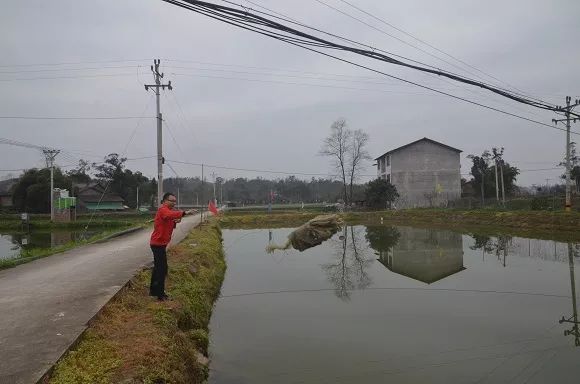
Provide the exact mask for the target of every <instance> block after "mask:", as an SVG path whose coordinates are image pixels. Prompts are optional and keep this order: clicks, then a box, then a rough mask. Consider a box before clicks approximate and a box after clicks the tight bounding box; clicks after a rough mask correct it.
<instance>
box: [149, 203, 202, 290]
mask: <svg viewBox="0 0 580 384" xmlns="http://www.w3.org/2000/svg"><path fill="white" fill-rule="evenodd" d="M176 201H177V199H176V198H175V195H174V194H173V193H170V192H168V193H166V194H164V195H163V200H162V201H161V206H160V207H159V209H158V210H157V214H156V215H155V225H154V229H153V233H152V234H151V241H150V242H149V244H150V245H151V250H152V251H153V272H152V274H151V285H150V287H149V295H150V296H156V297H157V299H158V300H160V301H165V300H167V299H168V297H167V295H166V294H165V276H166V275H167V253H166V250H167V244H169V242H170V241H171V235H172V234H173V229H174V228H175V226H176V225H177V223H179V222H180V221H181V218H182V217H183V216H185V215H190V214H192V213H195V212H197V211H196V210H194V209H192V210H189V211H178V210H174V209H173V207H174V206H175V203H176Z"/></svg>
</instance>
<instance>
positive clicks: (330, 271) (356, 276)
mask: <svg viewBox="0 0 580 384" xmlns="http://www.w3.org/2000/svg"><path fill="white" fill-rule="evenodd" d="M339 233H340V236H339V237H338V238H336V237H335V238H333V239H332V240H331V245H332V247H333V248H334V256H335V259H334V261H333V262H331V263H327V264H323V265H322V269H323V270H324V272H326V275H327V277H328V280H329V281H330V282H331V283H332V284H333V285H334V287H335V294H336V296H337V297H338V298H340V299H342V300H349V299H350V291H351V290H353V289H355V288H357V289H365V288H367V287H369V286H370V285H371V284H372V280H371V278H370V276H369V275H368V273H367V269H368V267H369V266H370V265H371V264H372V262H373V261H374V260H373V259H372V258H369V257H368V256H367V250H368V248H367V247H366V244H365V242H364V240H363V239H362V234H361V228H360V227H358V228H355V227H353V226H350V227H349V226H346V225H345V226H344V227H343V229H342V231H341V232H339Z"/></svg>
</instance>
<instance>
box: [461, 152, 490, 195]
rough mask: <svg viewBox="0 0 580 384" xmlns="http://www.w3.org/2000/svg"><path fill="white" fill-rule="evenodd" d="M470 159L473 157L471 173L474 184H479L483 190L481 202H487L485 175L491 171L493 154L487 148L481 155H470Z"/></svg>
mask: <svg viewBox="0 0 580 384" xmlns="http://www.w3.org/2000/svg"><path fill="white" fill-rule="evenodd" d="M467 158H468V159H471V161H472V163H473V165H472V166H471V175H472V176H473V184H474V186H476V185H477V186H478V187H479V188H480V190H481V203H482V204H484V203H485V175H486V174H487V173H488V171H489V161H490V159H491V154H490V153H489V151H487V150H485V151H483V153H482V154H481V156H476V155H469V156H467Z"/></svg>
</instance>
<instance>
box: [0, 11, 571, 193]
mask: <svg viewBox="0 0 580 384" xmlns="http://www.w3.org/2000/svg"><path fill="white" fill-rule="evenodd" d="M214 2H216V3H219V4H222V5H223V4H225V3H224V2H222V1H218V0H214ZM252 2H253V3H254V4H250V3H249V2H246V1H245V0H237V1H236V3H241V4H244V5H245V6H246V7H248V8H254V9H259V8H257V6H256V5H255V4H258V5H262V6H265V7H267V8H269V9H271V10H273V11H276V12H279V13H281V14H284V15H286V16H288V17H291V18H292V19H295V20H298V21H300V22H301V23H304V24H307V25H309V26H312V27H316V28H319V29H321V30H324V31H327V32H331V33H334V34H337V35H341V36H344V37H348V38H349V39H352V40H355V41H357V42H361V43H364V44H368V45H370V46H372V47H375V48H377V49H382V50H385V51H389V52H392V53H394V54H397V55H402V56H405V57H408V58H411V59H413V60H417V61H420V62H422V63H426V64H428V65H432V66H435V67H437V68H441V69H445V70H448V71H451V72H455V73H458V74H461V75H463V76H468V77H473V78H478V79H481V80H484V81H486V82H489V83H492V84H495V85H498V86H501V87H504V88H509V89H517V90H518V92H523V93H525V94H526V95H531V96H534V97H537V98H540V99H542V100H545V101H548V102H551V103H554V104H558V105H562V104H564V103H565V96H566V95H570V96H572V97H573V98H580V71H578V63H579V62H580V50H578V49H575V47H577V36H578V34H579V32H580V23H578V19H577V15H578V14H579V13H580V2H578V1H574V0H555V1H537V0H532V1H529V0H513V1H509V2H507V1H496V0H492V1H486V2H482V1H471V0H469V1H463V0H462V1H459V0H456V1H440V2H433V1H428V0H417V1H407V2H393V1H381V0H351V1H350V2H351V4H353V5H355V6H357V7H359V8H360V9H362V10H364V11H367V12H368V13H369V14H371V15H373V16H375V17H376V18H373V17H371V16H369V15H368V14H365V13H361V12H360V11H358V10H356V9H354V8H352V7H351V6H349V5H348V4H347V3H345V2H343V1H341V0H320V1H319V0H294V1H282V0H268V1H266V0H252ZM325 4H326V5H325ZM331 7H333V8H335V9H333V8H331ZM2 8H3V11H2V13H1V14H0V25H2V33H1V34H0V47H1V48H2V56H1V57H0V117H2V118H0V138H7V139H11V140H16V141H20V142H25V143H30V144H35V145H41V146H48V147H54V148H59V149H62V152H61V154H59V155H58V156H57V159H56V160H57V164H59V165H60V166H63V167H64V169H70V166H72V165H73V164H75V163H76V162H77V161H78V160H79V159H80V158H83V159H86V160H89V161H91V162H93V161H94V162H97V161H102V159H103V157H104V156H105V155H106V154H108V153H119V154H120V155H122V156H124V157H127V158H129V159H130V160H129V161H128V162H127V165H128V167H129V168H131V169H133V170H140V171H142V172H143V173H144V174H146V175H147V176H150V177H153V176H156V172H157V168H156V167H157V165H156V159H155V158H154V156H155V154H156V121H155V119H154V118H153V117H154V116H155V99H154V95H153V94H152V92H151V91H149V92H147V91H146V90H145V88H144V84H151V83H152V81H153V77H152V74H151V70H150V68H149V67H150V65H151V64H152V63H153V59H155V58H159V59H161V68H160V69H161V71H162V72H163V73H164V79H163V80H164V81H165V82H166V81H168V80H171V82H172V85H173V90H172V91H169V90H166V91H162V96H161V110H162V113H163V118H164V120H165V122H164V138H163V140H164V143H163V151H164V156H165V158H166V160H167V163H168V165H166V166H165V168H164V175H165V177H172V176H175V175H179V176H181V177H195V176H200V174H201V167H200V166H198V165H193V164H183V163H194V164H200V163H204V164H207V165H208V166H206V167H204V171H205V175H207V176H208V177H209V178H211V174H212V172H214V173H215V176H221V177H225V178H232V177H257V176H260V177H263V178H276V177H284V176H286V174H284V173H266V172H248V171H240V170H227V169H222V168H212V167H211V166H212V165H214V166H216V165H217V166H223V167H230V168H239V169H256V170H270V171H281V172H290V173H300V174H320V175H325V174H332V168H331V167H330V164H329V160H328V159H327V158H325V157H322V156H320V155H319V154H318V153H319V150H320V148H321V145H322V141H323V139H324V138H325V137H326V136H327V135H328V134H329V132H330V126H331V124H332V123H333V122H334V121H335V120H337V119H339V118H344V119H346V121H347V124H348V126H349V127H350V128H351V129H353V130H354V129H362V130H364V131H365V132H367V133H368V134H369V136H370V140H369V142H368V151H369V153H370V155H371V156H372V157H373V158H375V157H378V156H380V155H381V154H383V153H384V152H386V151H388V150H390V149H393V148H396V147H398V146H401V145H404V144H407V143H409V142H411V141H414V140H417V139H420V138H423V137H428V138H431V139H433V140H437V141H440V142H442V143H445V144H447V145H450V146H453V147H456V148H459V149H461V150H462V151H463V153H462V154H461V172H462V175H463V177H466V178H469V176H468V175H467V174H468V173H469V171H470V161H469V159H467V155H469V154H481V152H483V151H484V150H486V149H488V150H489V149H491V148H492V147H494V146H495V147H504V148H505V156H504V157H505V160H506V161H507V162H509V163H510V164H512V165H514V166H517V167H518V168H520V169H521V170H522V173H521V175H520V176H519V177H518V184H520V185H524V186H527V185H532V184H546V183H550V184H553V183H554V182H556V181H558V179H559V176H560V175H561V174H562V171H561V170H559V169H550V168H555V167H556V165H557V164H558V163H559V162H560V161H561V159H562V158H563V157H564V152H565V132H562V131H560V130H556V129H552V128H550V127H546V126H542V125H539V124H536V123H532V122H529V121H526V120H522V119H518V118H515V117H511V116H507V115H505V114H501V113H498V112H495V111H491V110H488V109H485V108H482V107H479V106H475V105H472V104H468V103H465V102H462V101H458V100H455V99H452V98H450V97H447V96H444V95H440V94H437V93H434V92H432V91H429V90H426V89H422V88H419V87H416V86H413V85H408V84H405V83H402V82H400V81H398V80H395V79H392V78H389V77H387V76H384V75H380V74H377V73H374V72H370V71H368V70H365V69H362V68H357V67H355V66H353V65H350V64H347V63H344V62H340V61H337V60H333V59H331V58H328V57H325V56H322V55H319V54H316V53H313V52H309V51H306V50H304V49H301V48H299V47H295V46H291V45H288V44H285V43H283V42H280V41H277V40H273V39H270V38H268V37H264V36H260V35H257V34H254V33H252V32H248V31H244V30H240V29H237V28H235V27H233V26H230V25H227V24H224V23H221V22H219V21H215V20H212V19H210V18H207V17H206V16H202V15H199V14H197V13H193V12H190V11H187V10H185V9H182V8H179V7H176V6H174V5H171V4H168V3H165V2H163V1H160V0H124V1H118V0H116V1H113V0H100V1H96V2H83V1H73V0H68V1H65V0H53V1H50V2H47V1H40V0H30V1H26V2H20V1H18V2H16V1H14V2H5V4H3V6H2ZM262 10H263V9H262ZM337 10H338V11H337ZM357 19H358V20H357ZM389 24H390V25H389ZM392 26H394V27H395V28H398V29H399V30H397V29H394V28H393V27H392ZM400 30H403V31H405V32H406V33H407V34H405V33H402V32H401V31H400ZM411 36H412V37H411ZM424 43H428V44H429V45H426V44H424ZM433 47H435V48H436V49H437V50H435V49H434V48H433ZM442 52H444V53H442ZM339 56H341V57H343V58H346V59H349V60H355V61H356V62H358V63H361V64H365V65H369V66H371V67H372V68H375V69H377V70H380V71H383V72H386V73H388V74H390V75H394V76H399V77H401V78H404V79H407V80H410V81H413V82H417V83H420V84H422V85H427V86H429V87H433V88H436V89H438V90H441V91H445V92H448V93H451V94H454V95H457V96H461V97H465V98H468V99H470V100H473V101H476V102H478V103H482V104H485V105H488V106H492V107H494V108H499V109H502V110H505V111H507V112H510V113H513V114H517V115H520V116H523V117H526V118H529V119H533V120H538V121H541V122H544V123H548V124H551V120H552V118H554V117H557V116H555V115H554V114H553V113H552V112H549V111H543V110H539V109H535V108H532V107H528V106H525V105H522V104H518V103H515V102H512V101H510V100H507V99H505V98H502V97H501V96H498V95H493V94H491V93H490V92H487V91H484V90H481V89H477V88H474V87H470V86H467V85H462V84H458V83H454V82H452V81H450V80H441V79H439V78H437V77H435V76H431V75H426V74H423V73H420V72H417V71H415V70H411V69H404V68H400V67H397V66H393V65H392V64H388V63H384V62H378V61H371V60H369V59H363V58H361V57H359V56H355V55H353V54H349V53H342V54H341V53H339ZM4 117H39V118H42V119H34V120H31V119H8V118H4ZM44 117H59V118H60V117H67V118H70V117H82V118H85V117H100V118H103V117H127V119H98V120H96V119H92V120H83V119H78V120H75V119H43V118H44ZM578 125H579V124H576V126H575V127H574V126H573V127H572V129H573V130H577V131H578V132H580V127H579V126H578ZM575 137H576V135H574V134H573V135H572V140H573V141H574V140H575ZM179 162H181V163H179ZM372 163H373V162H372V161H369V162H368V163H367V164H366V169H365V170H363V172H362V174H363V176H362V177H361V180H360V181H363V182H364V181H368V180H370V179H372V177H373V175H375V174H376V170H375V168H374V167H373V166H372ZM43 164H44V160H43V156H42V155H41V153H40V151H38V150H35V149H30V148H22V147H17V146H8V145H1V146H0V169H1V171H0V178H6V177H8V176H11V175H18V174H19V171H17V170H18V169H23V168H29V167H41V166H43ZM547 168H548V170H545V169H547ZM299 177H302V178H310V177H311V176H310V175H299Z"/></svg>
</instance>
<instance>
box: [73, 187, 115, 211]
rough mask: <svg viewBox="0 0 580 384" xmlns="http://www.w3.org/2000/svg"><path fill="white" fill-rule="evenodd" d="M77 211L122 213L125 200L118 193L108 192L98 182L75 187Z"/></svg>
mask: <svg viewBox="0 0 580 384" xmlns="http://www.w3.org/2000/svg"><path fill="white" fill-rule="evenodd" d="M74 190H75V195H76V196H75V197H76V198H77V209H79V210H81V211H85V210H86V211H122V210H124V209H126V207H125V204H124V203H125V200H124V199H123V198H122V197H121V196H119V195H118V194H116V193H113V192H109V191H106V188H105V187H104V186H103V185H101V184H100V183H98V182H90V183H88V184H77V185H75V186H74Z"/></svg>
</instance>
